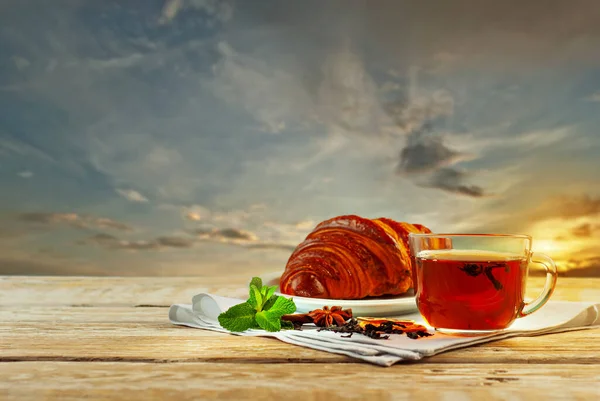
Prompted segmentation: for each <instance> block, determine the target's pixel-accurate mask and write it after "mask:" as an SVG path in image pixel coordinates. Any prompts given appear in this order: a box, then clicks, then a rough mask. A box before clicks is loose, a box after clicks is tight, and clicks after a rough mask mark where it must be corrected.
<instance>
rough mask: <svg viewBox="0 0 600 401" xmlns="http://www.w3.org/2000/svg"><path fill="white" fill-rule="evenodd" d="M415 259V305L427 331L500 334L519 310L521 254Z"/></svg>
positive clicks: (429, 254)
mask: <svg viewBox="0 0 600 401" xmlns="http://www.w3.org/2000/svg"><path fill="white" fill-rule="evenodd" d="M415 259H416V274H417V280H418V282H419V286H418V292H417V295H416V297H417V305H418V307H419V311H420V312H421V314H422V315H423V318H424V319H425V320H426V321H427V323H428V324H429V325H430V326H432V327H436V328H444V329H453V330H500V329H504V328H506V327H508V326H509V325H510V324H511V323H512V322H513V321H514V320H515V319H516V318H517V316H518V315H519V313H520V311H521V309H522V308H523V299H524V296H525V280H526V279H527V262H528V261H527V259H526V258H525V257H524V256H523V255H516V254H510V253H501V252H489V251H476V250H475V251H473V250H455V249H446V250H430V251H422V252H419V254H418V255H417V257H416V258H415Z"/></svg>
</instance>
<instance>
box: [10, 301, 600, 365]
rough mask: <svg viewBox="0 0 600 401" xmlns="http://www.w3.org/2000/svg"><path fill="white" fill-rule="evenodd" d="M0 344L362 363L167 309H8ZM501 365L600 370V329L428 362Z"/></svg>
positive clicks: (59, 353)
mask: <svg viewBox="0 0 600 401" xmlns="http://www.w3.org/2000/svg"><path fill="white" fill-rule="evenodd" d="M0 337H1V338H3V339H4V340H5V341H3V342H2V343H0V351H1V352H0V361H2V360H5V361H6V360H13V361H23V360H35V359H40V360H50V359H51V360H56V361H60V360H65V361H75V360H97V361H101V360H102V361H114V360H127V361H140V362H141V361H147V362H173V361H180V362H185V361H230V362H236V361H240V360H246V361H248V360H253V359H259V360H260V362H261V363H262V362H265V361H269V362H272V363H283V362H288V361H296V362H298V361H307V362H311V363H315V362H318V363H324V362H350V363H352V362H357V361H355V360H352V359H350V358H347V357H344V356H339V355H334V354H330V353H326V352H321V351H314V350H311V349H308V348H304V347H295V346H291V345H288V344H285V343H283V342H281V341H279V340H276V339H272V338H254V337H243V338H240V337H237V336H232V335H228V334H223V333H215V332H212V331H206V330H198V329H189V328H185V327H178V326H174V325H171V324H170V323H169V322H168V320H167V308H127V307H117V308H108V307H103V308H90V307H85V308H81V307H58V308H24V309H20V310H16V309H15V310H11V311H7V310H3V311H0ZM259 355H260V357H259ZM503 361H510V362H513V363H516V362H525V363H528V362H537V363H565V362H566V363H586V364H593V363H599V364H600V330H582V331H576V332H571V333H558V334H550V335H545V336H536V337H519V338H512V339H507V340H502V341H496V342H492V343H486V344H482V345H480V346H476V347H471V348H466V349H464V350H459V351H453V352H448V353H445V354H440V355H437V356H434V357H431V358H427V359H426V360H425V361H424V362H423V363H456V362H466V363H502V362H503ZM357 363H358V362H357Z"/></svg>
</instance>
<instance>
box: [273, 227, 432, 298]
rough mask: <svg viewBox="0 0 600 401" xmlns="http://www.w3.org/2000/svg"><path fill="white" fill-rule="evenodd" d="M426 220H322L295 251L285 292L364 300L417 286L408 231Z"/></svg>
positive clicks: (283, 284) (419, 229)
mask: <svg viewBox="0 0 600 401" xmlns="http://www.w3.org/2000/svg"><path fill="white" fill-rule="evenodd" d="M411 232H420V233H430V232H431V230H429V229H428V228H427V227H425V226H422V225H420V224H409V223H400V222H397V221H394V220H391V219H387V218H379V219H367V218H362V217H359V216H355V215H347V216H338V217H334V218H332V219H329V220H325V221H323V222H322V223H320V224H318V225H317V226H316V227H315V228H314V229H313V231H312V232H310V233H309V234H308V235H307V237H306V239H305V240H304V241H303V242H301V243H300V244H299V245H298V246H297V247H296V249H295V250H294V252H293V253H292V254H291V255H290V258H289V259H288V262H287V264H286V267H285V270H284V272H283V274H282V276H281V278H280V280H279V286H280V289H281V292H282V293H284V294H288V295H296V296H302V297H312V298H327V299H362V298H365V297H377V296H382V295H400V294H404V293H405V292H407V291H408V290H409V289H410V288H412V268H411V255H410V250H409V246H408V234H409V233H411Z"/></svg>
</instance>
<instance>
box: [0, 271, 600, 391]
mask: <svg viewBox="0 0 600 401" xmlns="http://www.w3.org/2000/svg"><path fill="white" fill-rule="evenodd" d="M246 282H247V279H246V278H244V277H237V278H235V277H221V278H218V277H212V278H185V277H184V278H181V277H180V278H120V277H102V278H79V277H49V278H45V277H0V399H2V400H5V399H6V400H29V399H31V400H34V399H35V400H39V399H48V400H54V399H56V400H79V399H82V398H86V399H93V400H104V399H123V400H133V399H144V400H148V399H155V398H156V399H163V398H164V399H178V400H188V399H190V400H191V399H194V400H195V399H239V400H247V399H252V400H256V399H257V398H258V399H261V398H263V399H264V398H272V399H280V398H285V399H288V400H295V399H299V400H300V399H301V400H331V399H337V398H340V394H343V398H344V399H349V400H358V399H361V400H364V399H369V398H374V399H377V400H396V399H399V400H402V399H411V400H414V399H417V398H418V399H444V400H446V399H448V400H480V399H481V400H485V401H489V400H507V399H510V400H521V399H523V400H528V399H536V398H542V397H543V398H545V399H574V400H578V399H581V400H591V399H598V398H599V397H600V393H599V391H600V390H599V389H600V386H599V385H598V383H599V382H600V330H598V329H595V330H582V331H576V332H569V333H561V334H552V335H546V336H537V337H519V338H512V339H508V340H502V341H496V342H491V343H486V344H482V345H479V346H474V347H470V348H466V349H461V350H456V351H451V352H446V353H443V354H440V355H437V356H434V357H431V358H426V359H424V360H422V361H420V362H418V363H401V364H398V365H395V366H392V367H391V368H380V367H377V366H372V365H369V364H365V363H361V362H358V361H357V360H354V359H350V358H347V357H344V356H340V355H334V354H330V353H326V352H321V351H315V350H311V349H308V348H304V347H297V346H293V345H289V344H286V343H283V342H281V341H278V340H276V339H272V338H254V337H237V336H232V335H228V334H221V333H214V332H210V331H204V330H197V329H190V328H183V327H176V326H173V325H171V324H170V323H169V322H168V320H167V310H168V309H167V306H168V305H170V304H171V303H175V302H182V303H189V302H190V299H191V297H192V295H194V294H196V293H198V292H201V291H207V292H213V293H219V294H224V295H234V296H239V297H244V296H245V294H246V284H247V283H246ZM542 285H543V280H542V279H540V278H533V279H531V281H530V285H529V288H528V296H530V297H534V296H536V295H537V293H538V292H539V291H540V290H541V287H542ZM553 299H556V300H573V301H598V300H599V299H600V279H573V278H560V279H559V286H558V288H557V290H556V292H555V294H554V296H553ZM340 389H341V390H340ZM340 391H342V393H340ZM375 397H376V398H375ZM424 397H425V398H424Z"/></svg>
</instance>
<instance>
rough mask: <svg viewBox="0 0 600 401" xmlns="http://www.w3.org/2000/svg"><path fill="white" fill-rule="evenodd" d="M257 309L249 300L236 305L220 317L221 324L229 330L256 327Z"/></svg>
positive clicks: (236, 330)
mask: <svg viewBox="0 0 600 401" xmlns="http://www.w3.org/2000/svg"><path fill="white" fill-rule="evenodd" d="M255 316H256V309H254V308H253V307H252V305H250V304H249V303H247V302H244V303H241V304H238V305H234V306H232V307H231V308H229V309H227V311H225V312H223V313H221V314H220V315H219V317H218V320H219V324H220V325H221V326H222V327H223V328H224V329H227V330H229V331H235V332H239V331H245V330H248V329H250V328H254V327H256V321H255Z"/></svg>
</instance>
